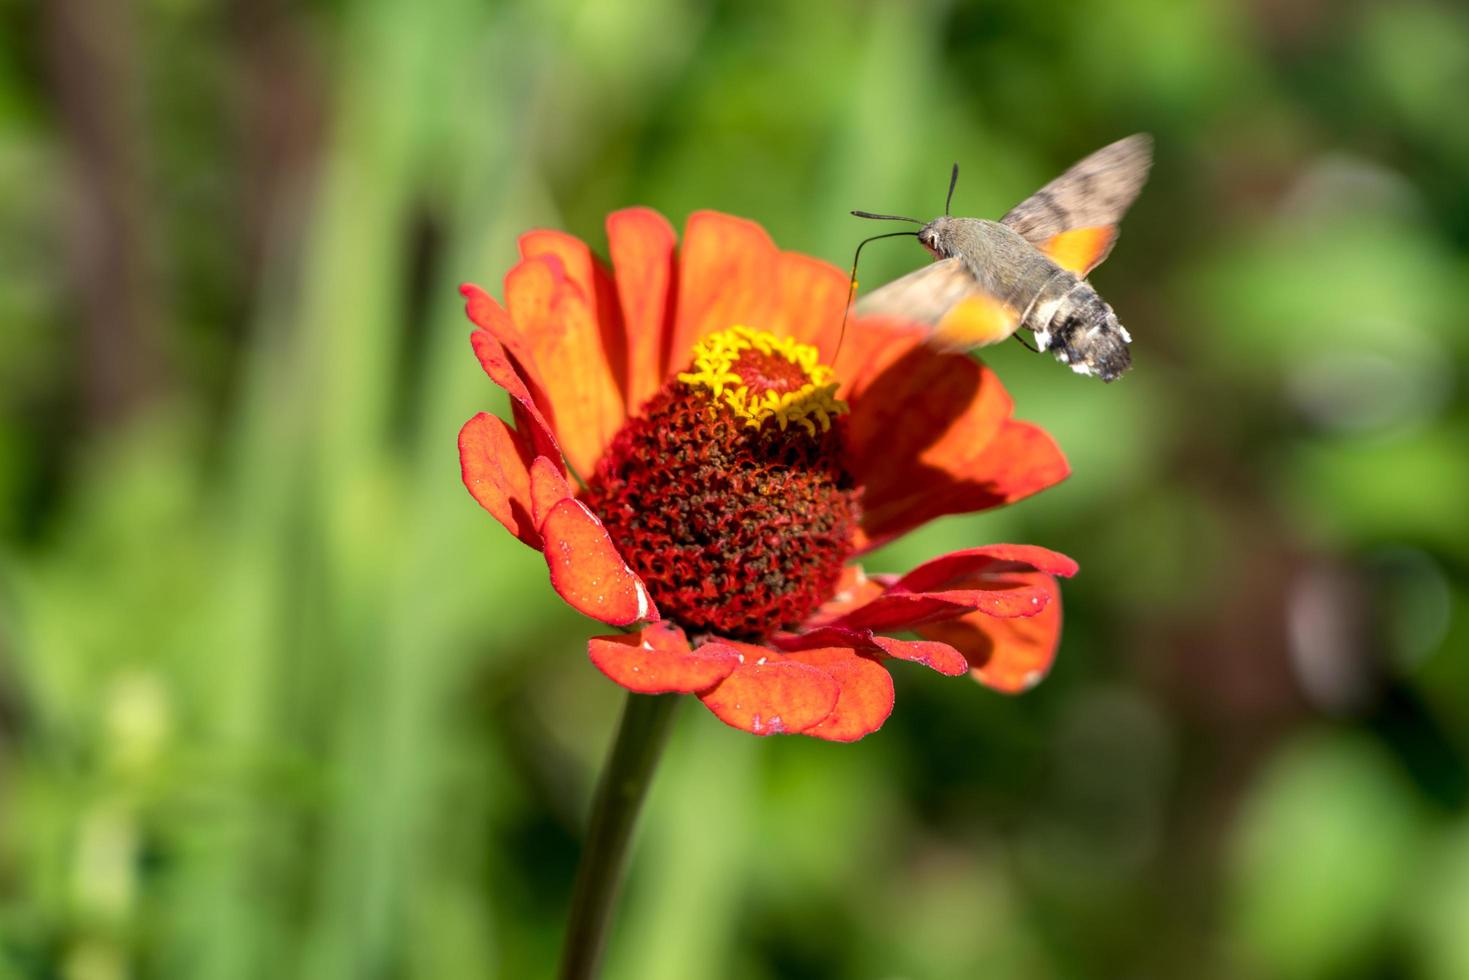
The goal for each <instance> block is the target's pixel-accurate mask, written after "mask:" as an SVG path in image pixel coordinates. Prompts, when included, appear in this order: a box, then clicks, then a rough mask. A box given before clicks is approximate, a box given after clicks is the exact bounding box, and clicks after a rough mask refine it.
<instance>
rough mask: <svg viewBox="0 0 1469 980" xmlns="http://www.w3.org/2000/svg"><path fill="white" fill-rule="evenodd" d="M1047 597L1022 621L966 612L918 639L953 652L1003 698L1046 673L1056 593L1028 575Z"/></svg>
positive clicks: (1056, 625) (1051, 584)
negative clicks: (939, 644)
mask: <svg viewBox="0 0 1469 980" xmlns="http://www.w3.org/2000/svg"><path fill="white" fill-rule="evenodd" d="M1028 577H1030V578H1032V579H1034V580H1035V582H1036V583H1037V584H1038V585H1040V586H1041V587H1043V588H1045V589H1046V590H1047V591H1048V592H1049V593H1050V601H1049V602H1047V603H1046V604H1045V607H1044V608H1043V609H1042V610H1041V612H1040V613H1039V614H1037V615H1035V616H1031V617H1029V618H1027V619H994V618H991V617H989V616H985V615H983V614H981V613H971V614H970V615H968V616H964V617H962V618H960V619H951V620H949V621H947V622H942V623H932V624H930V625H926V626H921V627H919V628H918V632H919V634H920V635H922V636H924V637H927V638H928V639H931V640H936V641H938V642H940V643H947V644H949V645H950V646H952V647H954V648H955V649H957V650H958V651H959V652H960V653H962V654H963V655H964V657H965V658H966V659H967V660H968V661H969V665H970V667H971V670H970V674H971V675H973V677H974V679H975V680H977V681H979V682H980V683H981V684H984V685H986V686H987V687H992V688H994V689H995V690H997V691H1001V692H1003V693H1005V694H1019V693H1021V692H1022V691H1028V690H1030V689H1031V688H1032V687H1035V685H1037V684H1039V683H1040V682H1041V680H1042V679H1043V678H1044V677H1045V676H1046V674H1047V673H1048V672H1049V671H1050V669H1051V664H1052V663H1053V662H1054V661H1055V659H1056V649H1057V647H1058V646H1060V643H1061V590H1060V586H1059V585H1058V584H1057V583H1056V580H1055V579H1053V578H1051V577H1050V576H1048V575H1044V574H1042V573H1040V572H1031V573H1028Z"/></svg>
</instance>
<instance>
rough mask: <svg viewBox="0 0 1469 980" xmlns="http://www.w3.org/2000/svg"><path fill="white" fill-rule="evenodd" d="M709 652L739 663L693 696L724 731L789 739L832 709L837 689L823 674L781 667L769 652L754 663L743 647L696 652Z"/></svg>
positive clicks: (789, 664)
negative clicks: (729, 655) (728, 652)
mask: <svg viewBox="0 0 1469 980" xmlns="http://www.w3.org/2000/svg"><path fill="white" fill-rule="evenodd" d="M711 646H713V647H724V648H725V649H728V650H731V651H734V652H735V653H736V654H739V655H741V656H743V657H744V662H743V663H741V664H740V665H739V666H738V667H736V668H735V669H734V671H733V672H732V673H731V674H730V675H729V676H728V677H726V678H725V679H724V680H723V681H721V682H720V683H719V685H718V686H717V687H715V688H713V689H712V690H709V691H705V692H704V693H703V694H700V695H699V700H700V701H703V702H704V706H705V707H707V708H708V709H709V710H710V711H712V712H714V716H715V717H716V718H718V719H719V720H720V721H722V722H724V723H725V724H726V725H730V726H732V727H734V728H738V729H740V730H742V731H746V732H751V733H753V734H755V735H779V734H782V733H790V734H794V733H797V732H804V731H806V730H807V729H808V728H811V727H812V726H814V725H816V724H817V723H819V722H820V721H821V720H822V719H823V718H825V717H826V716H827V715H829V714H831V711H832V708H834V707H836V703H837V697H838V696H839V694H840V687H839V685H838V684H837V681H836V679H835V678H834V677H832V675H831V674H829V673H827V672H826V671H824V670H820V669H818V668H816V667H809V666H807V665H806V664H801V663H792V662H785V661H783V660H781V659H780V654H778V653H776V652H775V651H773V650H771V651H766V652H765V654H763V655H762V656H760V657H758V658H754V657H752V656H751V654H750V653H749V652H747V651H749V649H750V648H749V647H748V646H745V645H741V646H742V647H743V649H740V648H737V647H735V646H733V645H730V644H724V643H720V642H715V643H706V644H705V645H704V646H703V647H701V648H700V649H704V650H707V649H708V648H709V647H711Z"/></svg>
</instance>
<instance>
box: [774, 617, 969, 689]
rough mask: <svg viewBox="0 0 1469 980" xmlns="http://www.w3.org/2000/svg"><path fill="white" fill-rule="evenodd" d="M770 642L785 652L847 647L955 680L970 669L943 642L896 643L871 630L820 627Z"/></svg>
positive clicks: (783, 636) (779, 635)
mask: <svg viewBox="0 0 1469 980" xmlns="http://www.w3.org/2000/svg"><path fill="white" fill-rule="evenodd" d="M773 642H774V643H775V645H776V646H778V647H780V648H781V649H782V650H785V651H794V650H811V649H817V648H820V647H846V648H848V649H851V650H857V651H863V652H870V653H873V654H877V655H880V656H886V657H894V658H896V659H898V660H907V661H911V662H912V663H916V664H922V665H923V666H925V667H929V668H931V669H933V670H936V671H938V672H939V673H940V674H945V675H947V676H949V677H958V676H959V675H960V674H963V673H965V672H967V671H968V670H969V662H968V661H967V660H965V659H964V655H963V654H961V653H960V652H959V651H958V650H955V649H954V648H953V647H951V646H949V645H948V644H946V643H931V642H928V641H927V640H898V639H894V638H893V637H891V636H877V635H876V634H874V633H873V632H872V631H871V630H862V629H847V628H845V627H841V626H823V627H819V628H817V629H814V630H811V631H810V632H807V633H794V634H791V633H788V634H777V635H776V637H775V638H774V640H773Z"/></svg>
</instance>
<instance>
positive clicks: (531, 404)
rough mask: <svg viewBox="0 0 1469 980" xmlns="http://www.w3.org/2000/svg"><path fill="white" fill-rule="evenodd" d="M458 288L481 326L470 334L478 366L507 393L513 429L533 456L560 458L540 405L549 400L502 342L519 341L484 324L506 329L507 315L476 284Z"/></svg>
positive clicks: (559, 448) (550, 428) (476, 321)
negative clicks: (522, 435) (524, 438)
mask: <svg viewBox="0 0 1469 980" xmlns="http://www.w3.org/2000/svg"><path fill="white" fill-rule="evenodd" d="M459 291H460V292H462V293H463V294H464V295H465V297H466V298H467V299H468V300H469V303H468V306H469V310H470V317H471V319H474V321H475V323H478V324H479V325H480V327H481V329H479V330H476V331H474V333H472V334H470V335H469V341H470V343H471V344H472V345H473V346H474V353H475V356H476V357H478V358H479V363H480V367H482V368H484V370H485V374H488V375H489V376H490V380H491V381H493V382H495V384H497V385H499V386H500V387H501V388H504V389H505V391H506V392H507V393H508V394H509V395H510V399H511V401H510V406H511V409H512V410H513V411H514V413H515V426H516V428H517V429H518V430H519V431H520V432H523V433H525V434H526V436H528V437H529V439H530V443H531V448H532V449H534V450H535V453H536V455H538V456H550V457H551V458H552V459H559V458H561V447H560V446H559V445H558V444H557V442H556V437H555V436H554V435H553V434H552V431H553V430H552V426H551V422H550V420H549V419H548V418H547V417H546V415H545V414H544V412H543V408H544V407H545V406H548V405H549V404H550V402H549V400H548V399H547V398H546V397H545V395H544V394H541V393H540V389H539V387H538V385H537V383H536V382H535V379H534V376H533V375H532V374H531V373H530V372H529V371H527V370H526V369H525V368H524V363H523V362H522V361H521V359H520V357H518V356H516V355H514V354H512V352H511V351H510V350H509V349H508V348H506V346H505V343H504V342H503V341H504V339H506V338H509V339H510V340H511V342H512V343H518V341H516V340H515V339H514V334H513V332H512V333H504V334H502V333H499V332H497V331H496V330H491V329H490V328H489V327H487V326H485V325H486V324H488V323H495V322H499V323H500V325H501V329H505V325H507V324H509V322H510V321H509V315H508V314H506V313H505V311H504V310H501V309H500V307H499V305H498V304H497V303H495V301H494V300H492V299H490V297H489V296H487V295H485V293H484V291H483V290H481V289H480V288H479V287H478V286H470V285H464V286H461V287H459ZM492 313H493V315H492Z"/></svg>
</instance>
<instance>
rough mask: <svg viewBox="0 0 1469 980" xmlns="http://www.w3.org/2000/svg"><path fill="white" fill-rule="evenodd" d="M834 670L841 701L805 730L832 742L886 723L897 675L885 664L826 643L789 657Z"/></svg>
mask: <svg viewBox="0 0 1469 980" xmlns="http://www.w3.org/2000/svg"><path fill="white" fill-rule="evenodd" d="M792 661H794V662H796V663H804V664H809V665H811V666H812V667H817V668H819V669H821V670H824V671H825V672H826V673H828V674H830V675H831V676H832V678H833V679H834V680H835V681H836V682H837V686H838V688H839V693H838V695H837V702H836V704H835V705H834V706H833V707H832V709H831V714H829V715H827V716H826V717H825V718H823V719H822V720H821V722H820V723H819V724H817V725H815V726H813V727H811V728H808V729H806V731H805V732H804V733H803V734H806V735H814V736H815V737H817V738H824V739H826V740H828V741H831V742H855V741H857V739H859V738H861V737H862V736H864V735H870V734H871V733H872V732H875V731H877V730H878V729H879V728H881V727H882V723H883V722H885V721H887V720H888V715H890V714H892V713H893V678H892V675H891V674H889V673H888V672H887V671H886V670H885V669H884V668H883V667H882V665H881V664H879V663H877V662H876V661H874V660H872V659H871V658H869V657H864V656H861V655H859V654H857V653H855V652H853V651H852V650H848V649H842V648H833V647H826V648H821V649H816V650H802V651H800V652H798V653H792V654H790V655H789V656H788V657H787V663H790V662H792Z"/></svg>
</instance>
